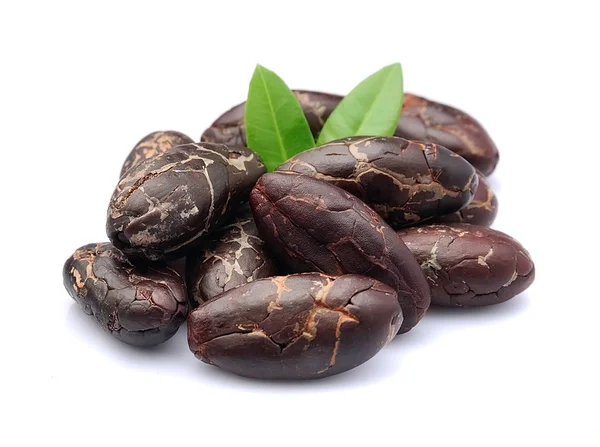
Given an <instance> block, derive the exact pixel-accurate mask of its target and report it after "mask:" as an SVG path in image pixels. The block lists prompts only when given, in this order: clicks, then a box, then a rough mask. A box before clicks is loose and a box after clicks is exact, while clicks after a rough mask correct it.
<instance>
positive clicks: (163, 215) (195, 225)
mask: <svg viewBox="0 0 600 447" xmlns="http://www.w3.org/2000/svg"><path fill="white" fill-rule="evenodd" d="M264 172H265V167H264V164H263V163H262V161H261V160H260V158H259V157H258V155H256V154H255V153H254V152H252V151H250V150H249V149H247V148H245V147H242V146H237V147H228V146H225V145H218V144H210V143H201V144H186V145H182V146H177V147H174V148H172V149H171V150H169V151H167V152H165V153H162V154H158V155H156V156H154V157H152V158H150V159H148V160H145V161H143V162H141V163H139V164H138V165H136V166H134V167H132V168H131V169H129V170H128V171H127V172H126V173H125V175H124V176H123V177H122V178H121V180H120V181H119V184H118V185H117V187H116V189H115V191H114V193H113V196H112V198H111V201H110V204H109V207H108V212H107V224H106V230H107V234H108V237H109V239H110V240H111V242H112V243H113V244H114V245H115V246H116V247H117V248H119V249H120V250H122V251H123V252H125V254H127V255H128V256H131V257H134V258H141V259H146V260H151V261H156V260H162V259H170V258H176V257H178V256H182V255H184V254H185V253H186V252H187V251H189V250H191V249H192V248H194V247H195V246H196V244H198V243H200V242H201V240H202V239H201V238H202V237H203V236H205V235H206V234H207V233H209V232H210V231H211V230H212V229H213V228H215V227H217V226H218V225H219V224H221V223H222V222H224V220H225V219H226V218H227V217H228V214H229V212H230V210H231V209H236V208H237V207H238V206H239V204H240V203H241V202H242V201H243V200H246V199H247V197H248V193H249V192H250V190H251V189H252V187H253V186H254V184H255V183H256V180H257V179H258V177H260V175H261V174H262V173H264Z"/></svg>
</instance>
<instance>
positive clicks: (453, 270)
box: [398, 224, 535, 307]
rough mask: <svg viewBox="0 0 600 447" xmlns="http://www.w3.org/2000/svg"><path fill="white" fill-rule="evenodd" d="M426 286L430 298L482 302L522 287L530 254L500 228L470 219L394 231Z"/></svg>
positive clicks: (528, 278) (443, 302)
mask: <svg viewBox="0 0 600 447" xmlns="http://www.w3.org/2000/svg"><path fill="white" fill-rule="evenodd" d="M398 235H399V236H400V237H401V238H402V240H403V241H404V243H405V244H406V246H407V247H408V248H409V249H410V250H411V252H412V253H413V255H414V256H415V258H416V259H417V261H418V262H419V264H420V265H421V269H423V272H424V273H425V275H426V276H427V280H428V281H429V285H430V286H431V303H432V304H435V305H438V306H448V307H474V306H487V305H490V304H497V303H501V302H503V301H506V300H508V299H510V298H512V297H514V296H515V295H518V294H519V293H521V292H523V291H524V290H525V289H527V287H529V286H530V285H531V283H532V282H533V280H534V278H535V267H534V264H533V261H532V260H531V256H530V255H529V253H528V252H527V250H525V249H524V248H523V246H522V245H521V244H519V243H518V242H517V241H516V240H514V239H513V238H511V237H510V236H508V235H506V234H504V233H501V232H500V231H496V230H492V229H490V228H487V227H482V226H479V225H469V224H456V225H429V226H422V227H413V228H407V229H405V230H400V231H398Z"/></svg>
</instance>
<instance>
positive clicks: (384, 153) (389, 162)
mask: <svg viewBox="0 0 600 447" xmlns="http://www.w3.org/2000/svg"><path fill="white" fill-rule="evenodd" d="M278 170H283V171H294V172H298V173H301V174H306V175H310V176H311V177H314V178H318V179H321V180H324V181H326V182H329V183H331V184H333V185H336V186H338V187H340V188H342V189H344V190H346V191H348V192H349V193H351V194H354V195H355V196H356V197H358V198H359V199H361V200H362V201H363V202H365V203H366V204H367V205H369V206H370V207H371V208H373V209H374V210H375V211H376V212H377V213H378V214H379V215H380V216H382V217H383V218H384V219H385V221H386V222H387V223H388V224H390V226H391V227H392V228H402V227H406V226H410V225H415V224H417V223H420V222H423V221H427V220H432V219H435V218H437V217H439V216H441V215H445V214H450V213H454V212H456V211H458V210H460V209H461V208H463V207H465V206H466V205H467V204H468V203H470V202H471V200H472V199H473V196H474V194H475V190H476V188H477V180H478V179H477V174H476V173H475V169H474V168H473V166H471V165H470V164H469V163H468V162H467V161H466V160H465V159H463V158H462V157H460V156H458V155H457V154H455V153H454V152H452V151H450V150H448V149H446V148H445V147H442V146H437V145H435V144H432V143H422V142H418V141H410V140H406V139H404V138H399V137H352V138H344V139H341V140H337V141H332V142H331V143H327V144H324V145H322V146H319V147H316V148H314V149H311V150H308V151H304V152H301V153H299V154H297V155H295V156H294V157H292V158H290V159H289V160H288V161H287V162H286V163H284V164H282V165H281V166H280V167H279V168H278Z"/></svg>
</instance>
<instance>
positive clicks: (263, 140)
mask: <svg viewBox="0 0 600 447" xmlns="http://www.w3.org/2000/svg"><path fill="white" fill-rule="evenodd" d="M244 120H245V122H246V141H247V144H248V147H249V148H250V149H252V150H254V151H256V152H258V154H259V155H260V156H261V158H262V159H263V161H264V163H265V165H266V167H267V169H268V170H269V171H272V170H274V169H275V168H277V167H278V166H279V165H280V164H282V163H283V162H285V161H286V160H287V159H288V158H290V157H292V156H293V155H296V154H297V153H299V152H302V151H303V150H305V149H310V148H312V147H314V146H315V140H314V138H313V136H312V133H311V132H310V127H309V126H308V122H307V121H306V117H305V116H304V113H303V112H302V108H301V107H300V104H299V103H298V100H297V99H296V96H294V93H293V92H292V91H291V90H290V89H289V88H288V86H287V85H286V84H285V82H283V80H282V79H281V78H280V77H279V76H277V75H276V74H275V73H273V72H272V71H270V70H267V69H266V68H265V67H263V66H261V65H257V66H256V69H255V70H254V74H253V75H252V79H251V80H250V88H249V89H248V101H246V111H245V116H244Z"/></svg>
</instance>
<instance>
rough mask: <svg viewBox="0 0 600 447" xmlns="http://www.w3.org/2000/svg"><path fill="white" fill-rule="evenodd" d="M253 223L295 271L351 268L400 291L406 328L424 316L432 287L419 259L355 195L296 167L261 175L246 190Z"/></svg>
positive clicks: (338, 271)
mask: <svg viewBox="0 0 600 447" xmlns="http://www.w3.org/2000/svg"><path fill="white" fill-rule="evenodd" d="M250 205H251V207H252V212H253V214H254V219H255V221H256V226H257V227H258V230H259V232H260V235H261V236H262V238H263V240H264V241H265V243H266V245H267V247H268V248H269V250H270V251H271V252H272V253H273V255H274V256H276V257H277V258H278V259H279V260H280V261H281V263H282V265H283V266H284V267H287V268H288V269H289V271H291V272H293V273H298V272H314V271H317V272H322V273H326V274H331V275H342V274H348V273H354V274H359V275H365V276H369V277H372V278H375V279H377V280H379V281H381V282H383V283H385V284H388V285H389V286H391V287H392V288H393V289H394V290H395V291H396V293H397V294H398V300H399V302H400V306H401V307H402V313H403V315H404V322H403V324H402V328H401V329H400V332H407V331H409V330H410V329H411V328H412V327H413V326H415V325H416V324H417V323H418V321H419V320H420V319H421V318H422V317H423V315H424V314H425V312H426V310H427V308H428V307H429V304H430V291H429V287H428V284H427V281H426V280H425V278H424V276H423V273H422V272H421V270H420V268H419V264H418V263H417V262H416V261H415V259H414V257H413V256H412V254H411V253H410V251H409V250H408V249H407V248H406V246H405V245H404V244H403V243H402V241H401V240H400V238H399V237H398V236H397V235H396V233H395V232H394V230H393V229H392V228H391V227H390V226H389V225H387V224H386V223H385V222H384V221H383V220H382V219H381V217H380V216H379V215H377V213H375V211H373V210H372V209H371V208H369V207H368V206H367V205H365V204H364V203H363V202H362V201H361V200H359V199H358V198H357V197H355V196H353V195H352V194H349V193H348V192H346V191H344V190H343V189H341V188H338V187H337V186H334V185H331V184H330V183H327V182H324V181H322V180H318V179H315V178H313V177H309V176H306V175H302V174H297V173H294V172H284V171H281V172H271V173H269V174H265V175H263V176H262V177H261V178H260V179H259V181H258V182H257V184H256V186H255V187H254V189H253V190H252V192H251V193H250Z"/></svg>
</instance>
